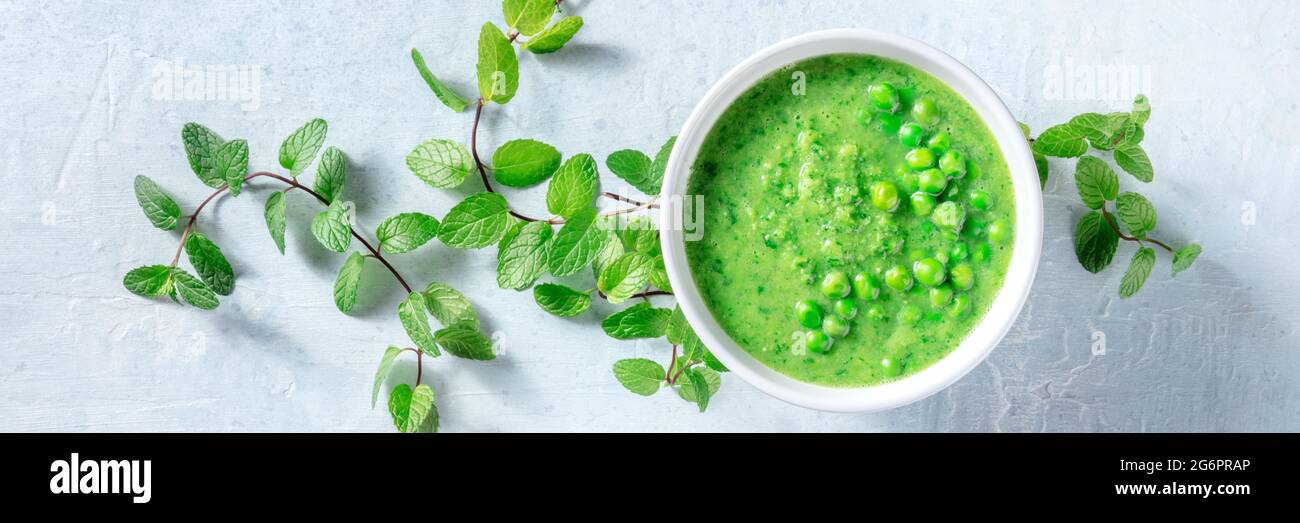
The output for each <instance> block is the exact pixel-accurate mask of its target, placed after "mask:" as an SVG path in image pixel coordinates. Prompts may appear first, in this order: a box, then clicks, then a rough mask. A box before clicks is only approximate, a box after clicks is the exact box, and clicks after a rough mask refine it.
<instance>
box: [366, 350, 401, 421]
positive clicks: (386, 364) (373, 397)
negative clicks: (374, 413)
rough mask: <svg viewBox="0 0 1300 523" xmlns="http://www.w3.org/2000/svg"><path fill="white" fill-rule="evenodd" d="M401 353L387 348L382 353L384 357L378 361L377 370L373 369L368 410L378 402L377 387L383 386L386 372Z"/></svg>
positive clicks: (386, 375)
mask: <svg viewBox="0 0 1300 523" xmlns="http://www.w3.org/2000/svg"><path fill="white" fill-rule="evenodd" d="M401 353H402V349H401V348H399V347H394V346H392V345H389V346H388V349H387V350H385V351H384V357H383V358H381V359H380V360H379V368H378V369H375V385H374V387H372V388H371V389H370V408H372V409H373V408H375V402H376V401H379V387H381V386H383V384H384V380H385V379H387V378H388V371H390V370H392V368H393V361H395V360H397V356H398V355H399V354H401Z"/></svg>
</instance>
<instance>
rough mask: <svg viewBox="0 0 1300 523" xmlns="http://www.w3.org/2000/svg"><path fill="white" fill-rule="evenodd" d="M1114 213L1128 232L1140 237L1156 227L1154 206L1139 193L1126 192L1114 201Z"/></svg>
mask: <svg viewBox="0 0 1300 523" xmlns="http://www.w3.org/2000/svg"><path fill="white" fill-rule="evenodd" d="M1115 213H1116V214H1118V215H1119V219H1120V221H1121V222H1123V223H1124V227H1127V228H1128V231H1129V234H1132V235H1133V236H1137V237H1139V238H1142V237H1144V236H1146V234H1147V233H1148V232H1151V231H1152V230H1154V229H1155V228H1156V208H1155V206H1153V205H1151V202H1150V201H1149V200H1147V199H1146V198H1145V197H1143V196H1142V195H1141V194H1138V193H1135V192H1126V193H1124V194H1121V195H1119V199H1118V200H1116V201H1115Z"/></svg>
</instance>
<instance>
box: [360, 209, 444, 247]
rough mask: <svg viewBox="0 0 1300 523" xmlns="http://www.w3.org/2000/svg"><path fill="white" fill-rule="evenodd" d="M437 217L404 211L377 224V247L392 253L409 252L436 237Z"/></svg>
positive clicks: (438, 226)
mask: <svg viewBox="0 0 1300 523" xmlns="http://www.w3.org/2000/svg"><path fill="white" fill-rule="evenodd" d="M439 228H441V224H439V223H438V219H437V218H434V217H432V216H429V215H427V214H423V213H418V212H405V213H402V214H399V215H397V216H393V217H392V218H389V219H387V220H384V223H381V224H379V229H378V230H377V231H375V236H376V237H377V238H378V239H379V249H380V250H382V251H384V252H388V253H393V254H400V253H404V252H410V251H413V250H415V249H418V248H420V246H421V245H424V244H425V243H428V242H429V240H432V239H434V238H437V237H438V230H439Z"/></svg>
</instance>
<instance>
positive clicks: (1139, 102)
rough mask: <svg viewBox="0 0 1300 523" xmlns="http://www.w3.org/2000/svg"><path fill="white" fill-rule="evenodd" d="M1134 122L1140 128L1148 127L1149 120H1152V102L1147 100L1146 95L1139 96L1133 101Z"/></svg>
mask: <svg viewBox="0 0 1300 523" xmlns="http://www.w3.org/2000/svg"><path fill="white" fill-rule="evenodd" d="M1132 114H1133V121H1134V122H1137V124H1138V125H1139V126H1142V125H1146V123H1147V119H1149V118H1151V101H1150V100H1147V96H1146V95H1145V94H1138V95H1137V97H1136V98H1134V99H1133V112H1132Z"/></svg>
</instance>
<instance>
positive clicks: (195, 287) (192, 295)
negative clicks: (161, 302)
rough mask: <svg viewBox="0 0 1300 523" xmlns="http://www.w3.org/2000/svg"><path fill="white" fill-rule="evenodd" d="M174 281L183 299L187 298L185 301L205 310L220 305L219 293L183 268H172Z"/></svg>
mask: <svg viewBox="0 0 1300 523" xmlns="http://www.w3.org/2000/svg"><path fill="white" fill-rule="evenodd" d="M172 282H173V283H174V285H175V286H176V292H177V293H178V294H180V296H181V299H183V300H185V303H188V304H190V305H193V306H195V307H198V308H200V309H203V310H212V309H215V308H217V305H219V303H218V302H217V294H216V293H214V292H212V289H211V288H209V287H208V286H207V284H205V283H203V281H202V280H200V279H198V278H195V277H194V276H193V275H191V274H190V273H188V272H185V270H183V269H180V268H173V269H172Z"/></svg>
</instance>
